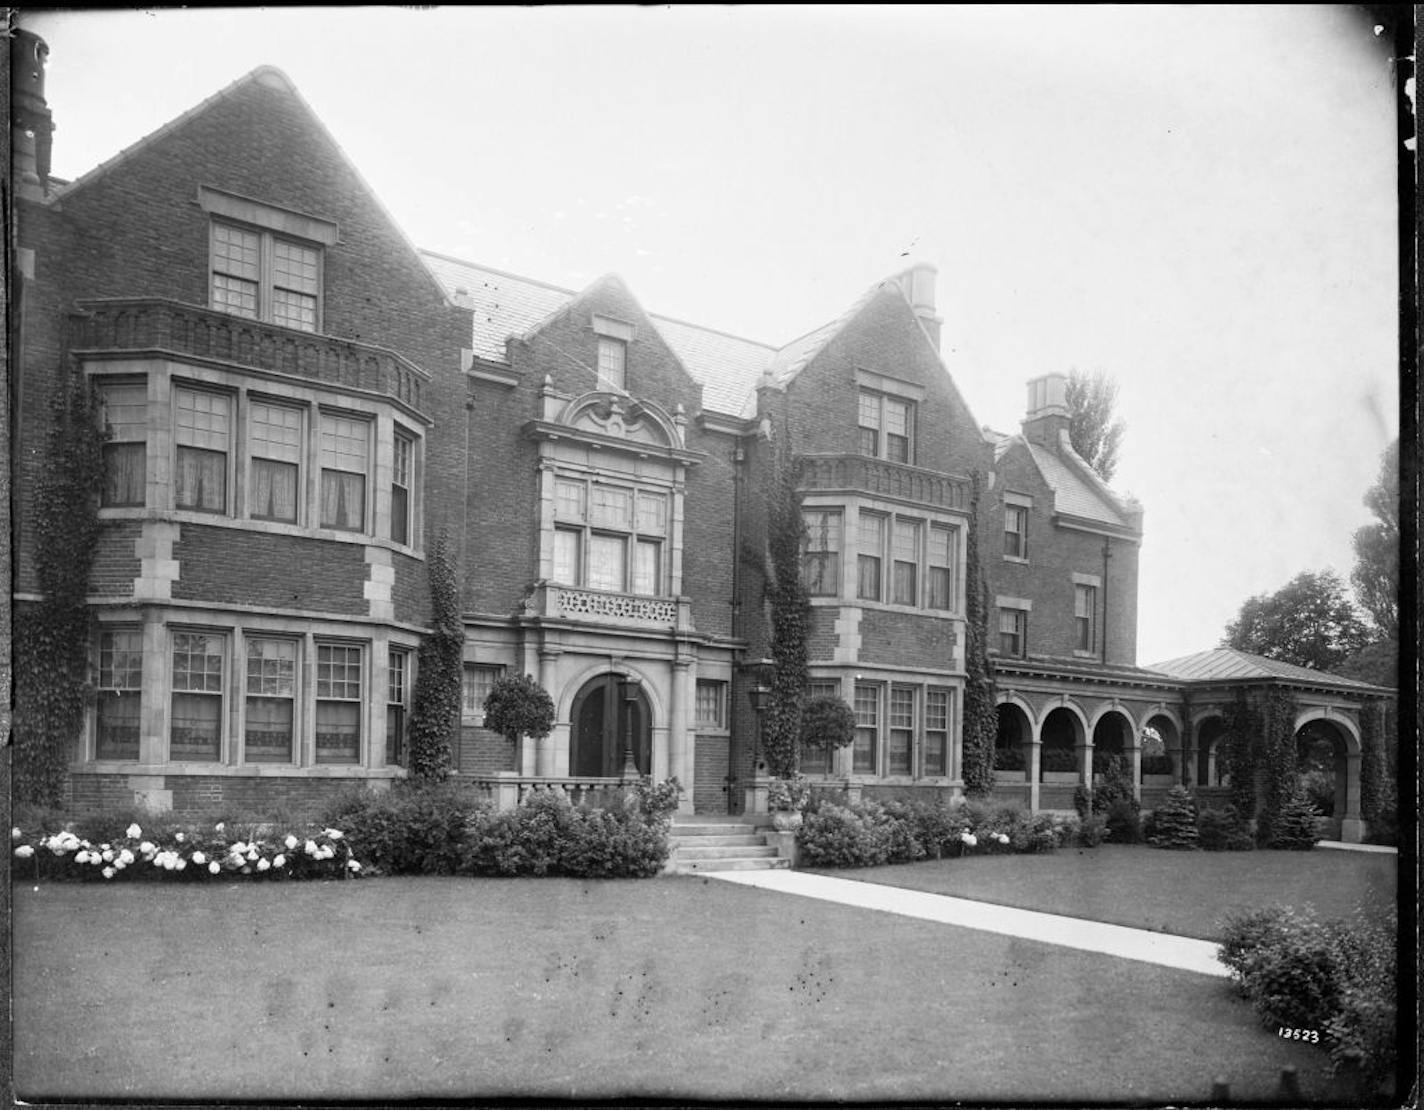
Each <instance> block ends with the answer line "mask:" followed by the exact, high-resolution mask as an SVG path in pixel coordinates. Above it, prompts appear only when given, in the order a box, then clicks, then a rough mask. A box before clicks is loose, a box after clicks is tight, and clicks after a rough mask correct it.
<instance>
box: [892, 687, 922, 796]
mask: <svg viewBox="0 0 1424 1110" xmlns="http://www.w3.org/2000/svg"><path fill="white" fill-rule="evenodd" d="M914 750H915V691H914V689H913V688H912V687H909V686H892V687H890V733H889V740H888V743H887V745H886V753H885V754H886V759H885V770H886V774H890V775H908V774H910V773H911V770H912V768H913V766H914V764H913V758H914Z"/></svg>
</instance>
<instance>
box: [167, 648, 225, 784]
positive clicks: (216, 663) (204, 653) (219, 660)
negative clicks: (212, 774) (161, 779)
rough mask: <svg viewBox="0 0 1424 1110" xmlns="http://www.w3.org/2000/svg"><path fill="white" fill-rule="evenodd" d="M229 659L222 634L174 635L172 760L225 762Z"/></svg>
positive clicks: (171, 720) (169, 743) (170, 753)
mask: <svg viewBox="0 0 1424 1110" xmlns="http://www.w3.org/2000/svg"><path fill="white" fill-rule="evenodd" d="M225 657H226V640H225V638H224V637H223V636H222V635H221V634H219V633H214V632H175V633H173V703H172V715H171V718H170V726H169V733H168V755H169V758H170V759H173V760H175V761H183V760H192V761H202V762H208V763H216V762H218V761H219V760H220V759H221V758H222V717H223V661H224V658H225Z"/></svg>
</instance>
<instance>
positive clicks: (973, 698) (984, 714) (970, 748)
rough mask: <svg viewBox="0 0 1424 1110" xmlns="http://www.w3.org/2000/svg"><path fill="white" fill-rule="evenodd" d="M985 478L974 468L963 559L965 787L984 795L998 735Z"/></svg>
mask: <svg viewBox="0 0 1424 1110" xmlns="http://www.w3.org/2000/svg"><path fill="white" fill-rule="evenodd" d="M982 488H983V478H982V476H981V475H980V473H979V471H977V470H976V471H975V472H974V474H973V476H972V478H971V481H970V487H969V535H968V547H969V554H968V557H967V559H966V560H965V563H966V565H965V590H966V591H967V596H966V597H965V600H964V616H965V647H964V670H965V682H964V739H963V756H962V758H963V778H964V791H965V793H966V794H969V795H971V796H974V797H982V796H984V795H986V794H989V793H990V792H991V791H992V790H993V789H994V741H995V738H996V736H997V734H998V731H999V717H998V713H997V711H996V710H995V708H994V682H993V677H992V675H991V673H990V671H989V651H988V642H987V641H988V608H989V607H988V599H987V597H986V589H987V587H986V586H985V584H984V574H983V571H982V569H981V567H980V562H979V502H980V494H981V490H982Z"/></svg>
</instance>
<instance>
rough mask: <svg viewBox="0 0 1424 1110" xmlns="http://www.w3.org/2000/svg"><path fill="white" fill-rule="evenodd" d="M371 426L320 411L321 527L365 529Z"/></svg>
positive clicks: (344, 529)
mask: <svg viewBox="0 0 1424 1110" xmlns="http://www.w3.org/2000/svg"><path fill="white" fill-rule="evenodd" d="M370 441H371V425H370V422H369V421H367V420H357V419H353V418H351V417H347V416H336V415H333V414H331V413H322V416H321V526H322V527H323V528H340V529H342V530H343V531H348V532H363V531H365V529H366V472H367V467H368V465H369V460H370V446H371V443H370Z"/></svg>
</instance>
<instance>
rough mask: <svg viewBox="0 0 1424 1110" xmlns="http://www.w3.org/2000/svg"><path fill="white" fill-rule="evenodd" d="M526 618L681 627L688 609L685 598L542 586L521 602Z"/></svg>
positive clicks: (688, 618)
mask: <svg viewBox="0 0 1424 1110" xmlns="http://www.w3.org/2000/svg"><path fill="white" fill-rule="evenodd" d="M524 611H525V613H526V614H527V615H529V616H540V617H557V618H561V619H564V620H576V621H588V622H590V623H592V624H598V625H605V626H620V627H626V628H660V629H661V628H666V629H673V628H685V627H690V626H691V606H690V605H689V603H688V601H687V599H686V598H670V597H642V596H640V595H638V594H624V593H613V592H609V591H605V590H584V589H574V588H572V587H569V586H557V585H553V584H552V583H543V584H541V585H540V586H539V587H537V588H536V589H535V591H534V593H533V594H531V595H530V597H529V599H528V600H527V601H526V602H525V605H524Z"/></svg>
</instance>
